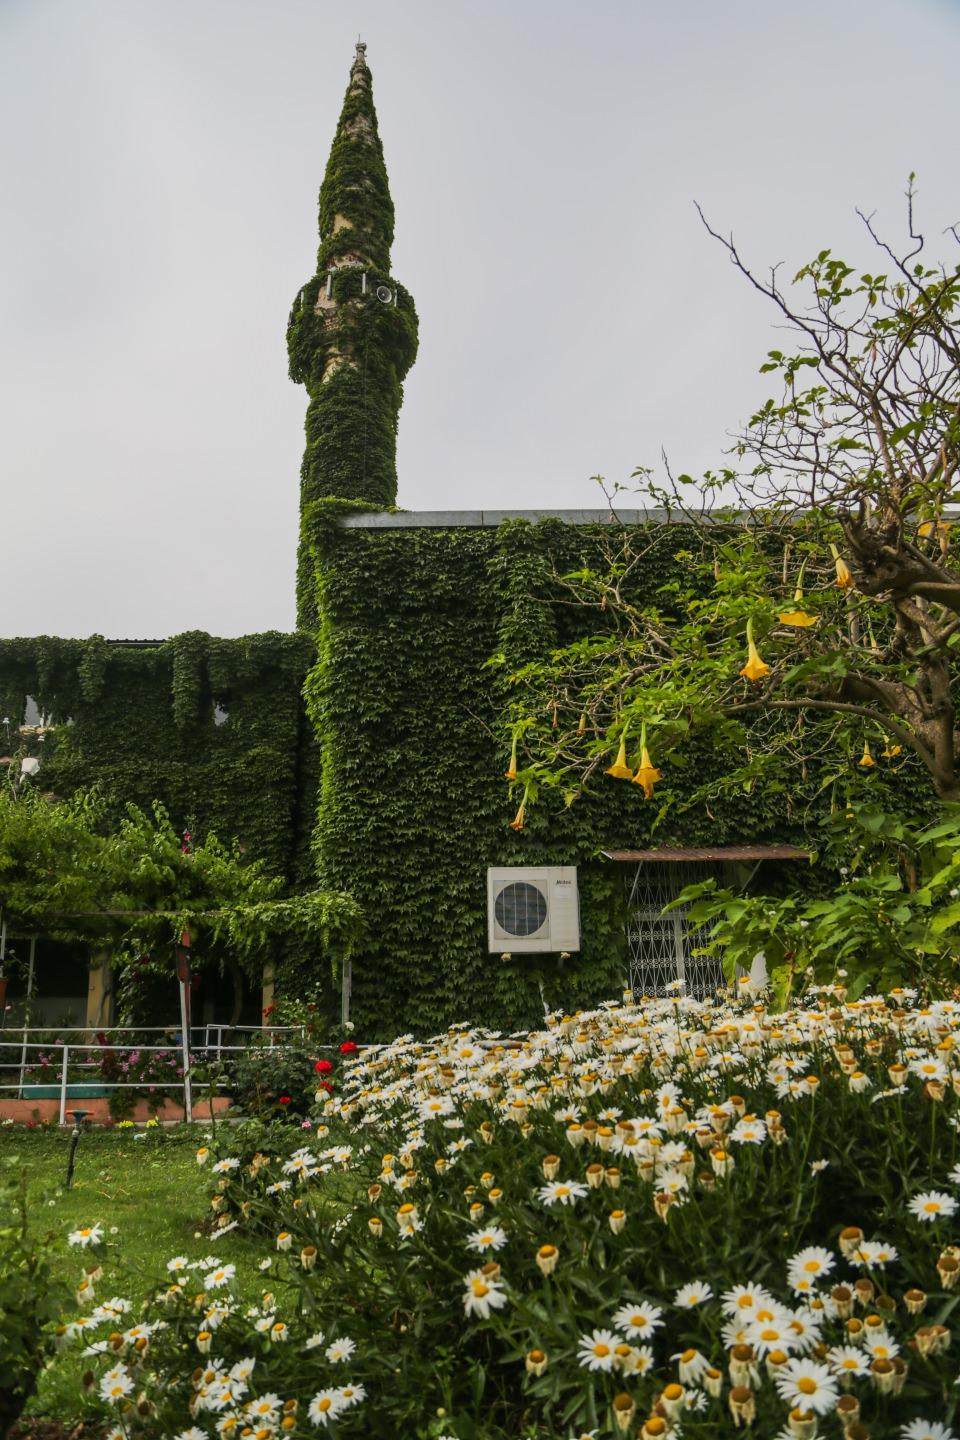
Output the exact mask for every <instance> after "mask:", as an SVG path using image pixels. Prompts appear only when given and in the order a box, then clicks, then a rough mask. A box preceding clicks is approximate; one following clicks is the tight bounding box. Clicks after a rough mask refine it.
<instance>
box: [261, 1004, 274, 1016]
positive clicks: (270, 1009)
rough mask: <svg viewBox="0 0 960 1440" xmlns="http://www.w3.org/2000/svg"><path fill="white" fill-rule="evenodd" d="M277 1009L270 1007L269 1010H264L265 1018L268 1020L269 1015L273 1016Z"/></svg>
mask: <svg viewBox="0 0 960 1440" xmlns="http://www.w3.org/2000/svg"><path fill="white" fill-rule="evenodd" d="M276 1008H277V1007H276V1005H268V1006H267V1008H266V1009H265V1010H264V1012H263V1014H264V1018H266V1017H267V1016H268V1015H272V1014H273V1012H274V1010H276Z"/></svg>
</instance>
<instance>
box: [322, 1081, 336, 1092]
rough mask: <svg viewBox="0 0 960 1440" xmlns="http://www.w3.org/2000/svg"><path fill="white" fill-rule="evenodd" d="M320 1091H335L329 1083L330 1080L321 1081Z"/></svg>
mask: <svg viewBox="0 0 960 1440" xmlns="http://www.w3.org/2000/svg"><path fill="white" fill-rule="evenodd" d="M320 1089H321V1090H331V1091H332V1090H333V1086H332V1085H331V1084H330V1081H329V1080H321V1081H320Z"/></svg>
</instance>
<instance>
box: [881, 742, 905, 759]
mask: <svg viewBox="0 0 960 1440" xmlns="http://www.w3.org/2000/svg"><path fill="white" fill-rule="evenodd" d="M880 754H881V755H882V756H883V758H884V760H893V759H895V758H896V756H897V755H902V754H903V746H902V745H891V744H890V741H889V740H888V741H887V743H886V746H885V747H884V749H883V750H881V751H880Z"/></svg>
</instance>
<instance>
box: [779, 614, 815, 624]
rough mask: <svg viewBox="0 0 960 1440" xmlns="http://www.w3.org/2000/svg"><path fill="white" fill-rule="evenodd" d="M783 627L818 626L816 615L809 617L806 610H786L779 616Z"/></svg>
mask: <svg viewBox="0 0 960 1440" xmlns="http://www.w3.org/2000/svg"><path fill="white" fill-rule="evenodd" d="M777 619H778V620H779V621H780V624H781V625H795V626H797V627H798V628H799V627H800V626H803V625H816V623H817V617H816V615H808V614H807V612H806V610H784V611H783V613H782V614H781V615H778V616H777Z"/></svg>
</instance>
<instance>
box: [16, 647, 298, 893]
mask: <svg viewBox="0 0 960 1440" xmlns="http://www.w3.org/2000/svg"><path fill="white" fill-rule="evenodd" d="M313 653H314V652H313V646H312V642H311V640H310V638H309V637H308V636H306V635H281V634H277V633H268V634H263V635H248V636H244V637H243V638H241V639H237V640H221V639H215V638H213V637H212V636H209V635H205V634H203V633H201V632H200V631H191V632H188V633H187V634H184V635H178V636H176V637H175V638H173V639H172V640H168V641H165V642H162V643H159V642H158V643H156V644H152V643H150V644H145V643H124V642H119V643H116V642H114V643H111V642H110V641H107V640H104V639H103V638H102V637H100V636H93V637H92V638H91V639H89V640H62V639H56V638H54V637H52V636H40V637H37V638H32V639H20V640H0V721H3V720H4V719H6V721H7V722H8V724H7V725H6V727H5V729H4V728H0V748H3V749H4V752H5V753H6V754H11V753H12V752H15V751H16V750H17V749H18V748H20V747H21V746H22V745H24V744H26V745H28V746H29V748H30V749H31V750H32V752H33V753H34V754H36V755H38V756H39V757H40V759H41V766H40V770H39V771H38V773H37V776H36V778H35V780H33V781H31V782H29V783H32V784H38V785H41V786H42V787H43V789H45V790H49V791H52V792H53V793H56V794H62V795H66V794H69V793H70V792H72V791H73V790H75V789H77V788H78V787H80V786H89V785H93V784H96V785H98V786H99V787H100V788H101V789H102V791H103V792H104V794H105V795H106V796H107V797H108V798H109V799H110V800H111V802H112V803H113V804H115V805H116V807H117V808H118V809H119V808H121V807H122V806H123V805H124V804H125V803H126V802H128V801H133V802H134V803H136V804H138V805H141V806H144V807H149V806H150V805H151V804H152V803H153V801H154V800H159V801H161V802H162V803H163V804H164V805H165V806H166V807H167V809H168V810H169V811H170V814H171V816H172V818H173V821H174V823H175V824H176V825H177V826H178V827H181V826H182V827H183V828H186V829H189V830H191V831H192V832H193V833H194V834H195V835H197V836H202V835H206V834H207V833H208V832H210V831H214V832H216V834H217V835H219V837H220V838H221V839H222V840H224V841H226V842H228V843H229V842H230V841H232V840H234V839H236V840H239V841H240V843H241V844H242V845H243V846H244V848H245V849H246V851H247V852H248V853H249V854H250V856H251V858H257V859H262V860H263V861H264V862H265V863H266V864H267V866H268V867H269V868H270V870H271V871H272V872H273V873H274V874H277V875H281V876H283V877H284V878H285V879H287V880H288V882H290V883H291V884H304V883H310V882H311V880H312V873H313V867H312V862H311V857H310V846H309V841H310V833H311V829H312V823H313V813H314V803H315V800H314V796H315V785H316V768H317V767H316V754H315V747H314V743H313V736H312V731H311V729H310V727H309V724H308V723H307V721H306V716H305V713H304V709H303V701H302V689H303V681H304V676H305V674H306V672H307V670H308V667H309V665H310V663H311V661H312V658H313ZM27 696H30V697H32V698H33V700H34V702H35V704H36V706H37V708H38V709H39V711H40V712H41V713H42V714H43V716H44V717H46V719H48V720H49V721H50V722H52V724H53V726H54V728H53V729H52V730H50V731H49V732H48V733H46V734H45V735H44V736H43V738H42V739H40V737H39V736H36V735H28V736H21V735H20V734H19V726H20V725H21V723H22V722H23V721H24V719H25V716H26V698H27ZM218 721H219V722H220V723H218Z"/></svg>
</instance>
